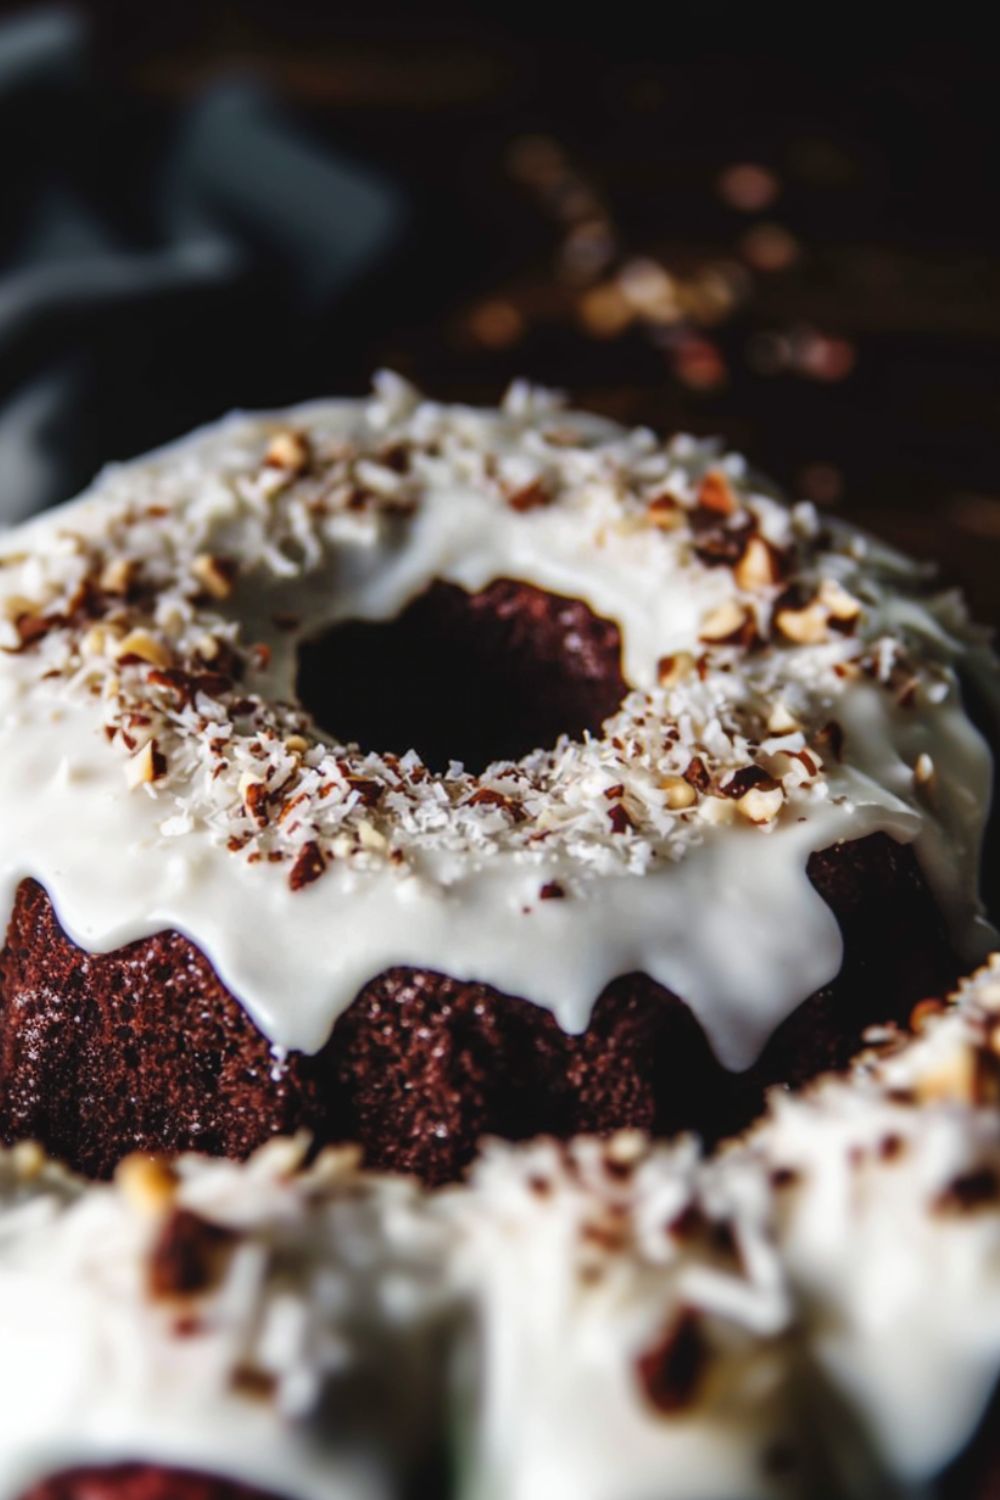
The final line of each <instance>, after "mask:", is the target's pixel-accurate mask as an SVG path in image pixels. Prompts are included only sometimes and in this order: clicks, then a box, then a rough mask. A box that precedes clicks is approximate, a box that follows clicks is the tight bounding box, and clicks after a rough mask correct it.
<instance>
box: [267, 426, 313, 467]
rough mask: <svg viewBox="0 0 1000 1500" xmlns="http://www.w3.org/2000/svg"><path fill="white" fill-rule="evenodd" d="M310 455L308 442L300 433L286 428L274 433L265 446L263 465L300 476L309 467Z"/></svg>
mask: <svg viewBox="0 0 1000 1500" xmlns="http://www.w3.org/2000/svg"><path fill="white" fill-rule="evenodd" d="M311 458H312V454H311V451H310V448H309V440H308V438H307V437H306V436H305V434H304V433H302V432H295V431H294V430H293V429H292V428H287V429H286V430H285V431H284V432H276V433H275V435H274V437H273V438H272V439H271V441H270V442H269V443H268V445H267V452H266V453H265V454H264V463H265V464H266V465H267V467H268V468H269V469H284V470H285V472H286V473H288V474H301V473H302V471H303V469H306V468H307V467H308V466H309V462H310V460H311Z"/></svg>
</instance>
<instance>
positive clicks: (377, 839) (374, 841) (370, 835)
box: [358, 818, 389, 854]
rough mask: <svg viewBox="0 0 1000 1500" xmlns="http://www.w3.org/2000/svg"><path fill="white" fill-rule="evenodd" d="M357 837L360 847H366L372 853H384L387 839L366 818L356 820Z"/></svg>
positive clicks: (387, 843) (387, 844)
mask: <svg viewBox="0 0 1000 1500" xmlns="http://www.w3.org/2000/svg"><path fill="white" fill-rule="evenodd" d="M358 839H359V840H360V843H361V847H362V849H368V850H370V852H371V853H372V854H384V853H385V851H386V850H387V849H388V847H389V840H388V839H387V838H386V837H385V835H384V834H381V833H379V831H378V829H377V828H376V827H375V824H374V823H370V822H369V821H368V819H367V818H361V819H359V821H358Z"/></svg>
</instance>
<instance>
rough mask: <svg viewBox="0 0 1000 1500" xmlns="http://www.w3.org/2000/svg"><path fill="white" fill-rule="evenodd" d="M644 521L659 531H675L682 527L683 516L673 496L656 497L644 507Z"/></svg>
mask: <svg viewBox="0 0 1000 1500" xmlns="http://www.w3.org/2000/svg"><path fill="white" fill-rule="evenodd" d="M646 519H647V521H648V522H649V524H650V526H656V527H657V528H658V529H659V530H660V531H676V530H677V528H678V527H679V526H683V524H684V521H685V514H684V511H683V509H682V507H681V506H680V505H679V504H678V503H677V501H676V500H675V499H674V497H673V495H656V496H654V498H653V499H652V500H650V502H649V504H648V505H647V507H646Z"/></svg>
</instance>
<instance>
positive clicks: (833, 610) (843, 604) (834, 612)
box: [817, 578, 861, 624]
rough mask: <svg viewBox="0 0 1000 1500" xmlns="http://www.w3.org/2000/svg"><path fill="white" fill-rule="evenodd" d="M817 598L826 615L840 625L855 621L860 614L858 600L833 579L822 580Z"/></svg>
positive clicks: (859, 602)
mask: <svg viewBox="0 0 1000 1500" xmlns="http://www.w3.org/2000/svg"><path fill="white" fill-rule="evenodd" d="M817 598H818V600H819V603H820V604H822V606H823V608H824V609H825V610H826V612H827V614H828V615H830V616H831V617H832V618H833V619H834V620H839V621H841V622H842V623H845V624H846V623H847V622H848V621H851V620H856V619H857V618H858V616H859V615H860V613H861V601H860V599H855V597H854V595H853V594H850V593H848V591H847V589H845V588H844V586H843V584H841V583H838V582H837V580H836V579H835V578H824V579H823V581H822V583H821V584H820V586H819V594H818V596H817Z"/></svg>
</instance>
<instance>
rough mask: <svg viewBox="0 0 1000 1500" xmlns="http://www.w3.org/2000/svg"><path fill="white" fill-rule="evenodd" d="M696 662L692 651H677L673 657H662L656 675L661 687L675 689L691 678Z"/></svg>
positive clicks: (657, 665)
mask: <svg viewBox="0 0 1000 1500" xmlns="http://www.w3.org/2000/svg"><path fill="white" fill-rule="evenodd" d="M695 666H696V662H695V659H694V657H693V656H692V655H691V653H690V651H677V652H675V653H674V655H673V656H661V657H660V660H659V661H658V662H657V664H656V675H657V679H658V681H659V683H660V686H661V687H673V685H674V683H675V682H681V681H683V679H684V678H685V677H690V675H691V673H692V672H693V671H694V670H695Z"/></svg>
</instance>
